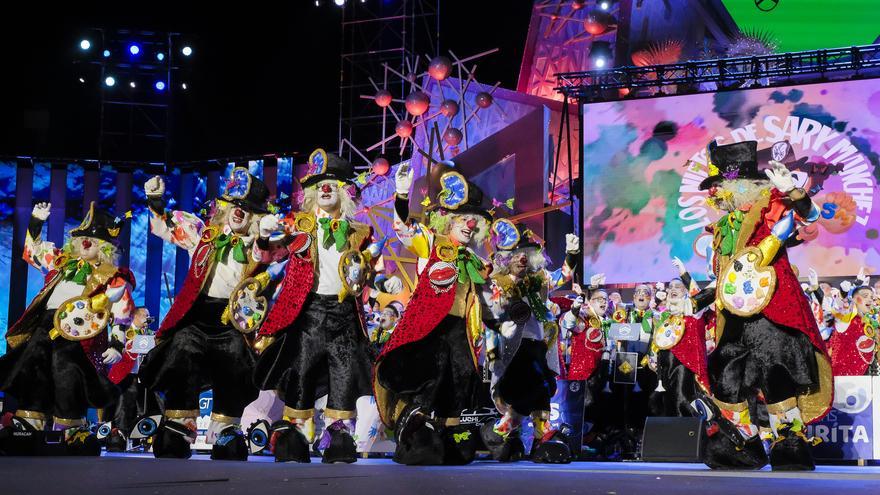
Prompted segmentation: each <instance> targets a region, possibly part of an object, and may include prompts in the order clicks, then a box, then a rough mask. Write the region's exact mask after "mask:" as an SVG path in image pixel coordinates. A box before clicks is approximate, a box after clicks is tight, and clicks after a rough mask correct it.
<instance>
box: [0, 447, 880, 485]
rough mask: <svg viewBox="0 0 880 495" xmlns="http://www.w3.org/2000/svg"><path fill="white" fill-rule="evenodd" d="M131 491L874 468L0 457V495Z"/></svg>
mask: <svg viewBox="0 0 880 495" xmlns="http://www.w3.org/2000/svg"><path fill="white" fill-rule="evenodd" d="M110 492H113V493H126V494H131V495H136V494H164V493H170V494H187V495H197V494H208V493H210V494H220V493H240V494H249V495H250V494H258V495H262V494H274V493H284V494H296V493H302V494H309V495H311V494H332V495H345V494H357V495H365V494H372V493H377V494H382V495H397V494H407V495H410V494H416V495H435V494H471V493H474V494H481V495H491V494H504V495H511V494H532V493H535V494H542V495H543V494H547V495H551V494H552V495H561V494H574V493H578V494H581V493H584V494H592V493H595V494H602V495H618V494H619V495H624V494H626V495H631V494H632V495H638V494H647V495H667V494H691V493H692V494H699V495H706V494H708V493H711V494H712V495H724V494H734V493H747V494H757V493H773V494H784V493H792V494H798V495H808V494H814V493H815V494H822V495H829V494H835V493H848V492H849V493H863V494H869V493H880V467H855V466H846V467H844V466H822V467H819V468H818V469H817V470H816V471H815V472H812V473H773V472H771V471H770V470H769V468H767V469H765V470H763V471H758V472H717V471H710V470H709V469H707V468H705V467H703V466H700V465H696V464H653V463H595V462H577V463H573V464H569V465H566V466H550V465H535V464H532V463H529V462H520V463H516V464H506V465H501V464H497V463H492V462H488V461H487V462H476V463H474V464H471V465H469V466H463V467H407V466H399V465H397V464H394V463H393V462H391V461H390V460H384V459H382V460H379V459H369V460H361V461H359V462H358V463H356V464H354V465H351V466H349V465H322V464H320V462H318V463H312V464H276V463H274V462H272V459H271V458H268V457H258V458H252V460H251V461H249V462H246V463H242V462H227V461H224V462H217V461H210V460H208V459H207V456H196V457H194V458H193V459H191V460H189V461H174V460H157V459H153V458H152V457H149V456H133V455H125V456H122V455H119V456H117V455H109V456H105V457H102V458H100V459H95V458H58V457H56V458H23V457H17V458H16V457H6V458H0V493H3V494H10V495H12V494H20V493H34V494H41V495H46V494H55V493H84V494H89V495H92V494H98V493H110Z"/></svg>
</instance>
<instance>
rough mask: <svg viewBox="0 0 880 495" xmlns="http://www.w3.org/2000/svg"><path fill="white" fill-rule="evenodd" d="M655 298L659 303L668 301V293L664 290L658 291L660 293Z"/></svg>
mask: <svg viewBox="0 0 880 495" xmlns="http://www.w3.org/2000/svg"><path fill="white" fill-rule="evenodd" d="M654 297H656V298H657V300H658V301H665V300H666V291H664V290H658V291H657V292H656V293H655V294H654Z"/></svg>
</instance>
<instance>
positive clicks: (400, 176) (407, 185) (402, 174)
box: [394, 165, 413, 196]
mask: <svg viewBox="0 0 880 495" xmlns="http://www.w3.org/2000/svg"><path fill="white" fill-rule="evenodd" d="M412 183H413V171H412V169H410V168H409V167H407V166H404V165H401V166H400V167H399V168H398V169H397V173H395V174H394V189H395V192H397V194H400V195H401V196H403V195H406V194H409V190H410V189H411V188H412Z"/></svg>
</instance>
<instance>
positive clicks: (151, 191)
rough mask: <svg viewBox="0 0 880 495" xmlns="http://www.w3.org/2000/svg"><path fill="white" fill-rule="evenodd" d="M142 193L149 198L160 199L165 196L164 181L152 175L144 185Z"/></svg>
mask: <svg viewBox="0 0 880 495" xmlns="http://www.w3.org/2000/svg"><path fill="white" fill-rule="evenodd" d="M144 192H145V193H147V197H149V198H157V197H161V196H162V195H163V194H165V181H164V180H162V177H159V176H158V175H154V176H153V177H152V178H151V179H149V180H148V181H147V182H146V183H145V184H144Z"/></svg>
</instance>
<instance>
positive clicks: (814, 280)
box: [808, 268, 819, 290]
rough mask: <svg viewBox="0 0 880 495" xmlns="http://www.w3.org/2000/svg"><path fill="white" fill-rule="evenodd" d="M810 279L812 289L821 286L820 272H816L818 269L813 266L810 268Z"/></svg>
mask: <svg viewBox="0 0 880 495" xmlns="http://www.w3.org/2000/svg"><path fill="white" fill-rule="evenodd" d="M808 279H809V281H810V289H811V290H816V289H818V288H819V274H818V273H816V270H813V269H812V268H810V274H809V277H808Z"/></svg>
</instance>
